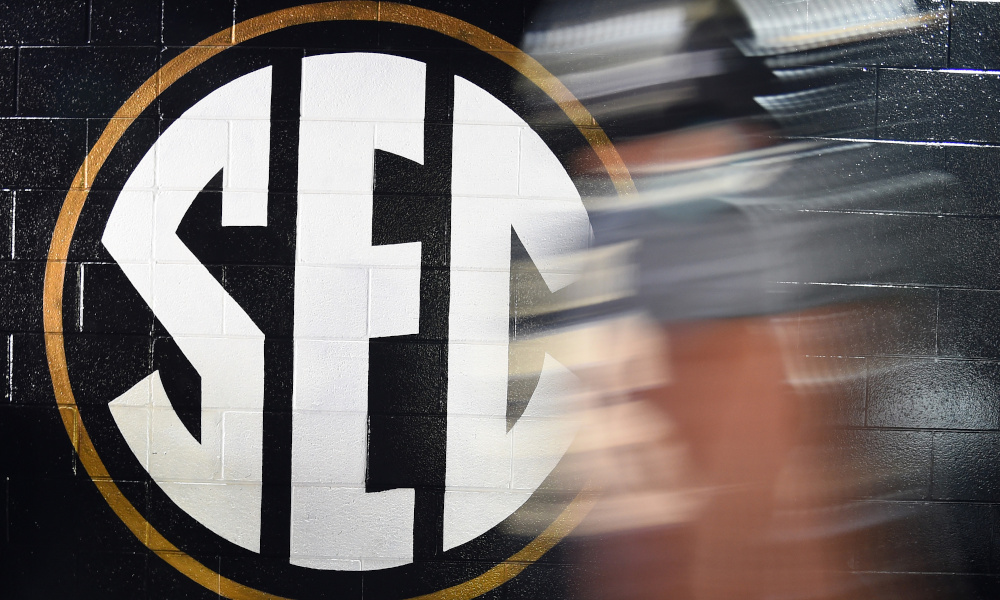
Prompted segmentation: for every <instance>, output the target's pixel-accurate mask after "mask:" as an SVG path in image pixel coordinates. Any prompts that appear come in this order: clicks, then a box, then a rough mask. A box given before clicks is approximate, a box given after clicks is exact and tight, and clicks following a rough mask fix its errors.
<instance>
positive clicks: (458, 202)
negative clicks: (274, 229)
mask: <svg viewBox="0 0 1000 600" xmlns="http://www.w3.org/2000/svg"><path fill="white" fill-rule="evenodd" d="M425 73H426V67H425V65H424V64H423V63H421V62H418V61H415V60H411V59H407V58H402V57H398V56H392V55H386V54H373V53H343V54H327V55H319V56H310V57H307V58H305V59H304V60H303V62H302V78H301V82H302V84H301V85H302V87H301V99H300V115H301V116H300V123H299V147H298V152H299V157H298V204H297V206H298V216H297V225H296V252H295V290H294V294H295V296H294V297H295V301H294V315H295V323H294V343H293V348H294V358H293V360H294V367H293V368H294V373H293V391H292V404H293V405H292V411H293V412H292V457H291V459H292V465H291V475H292V495H291V522H290V523H289V525H288V526H289V527H290V544H291V545H290V556H289V560H290V562H291V563H292V564H294V565H299V566H302V567H308V568H313V569H337V570H369V569H380V568H388V567H393V566H397V565H403V564H407V563H410V562H412V561H413V545H414V540H413V525H414V502H415V500H414V498H415V495H414V494H415V493H414V490H413V489H391V490H386V491H380V492H372V493H369V492H366V491H365V477H366V460H367V451H368V439H367V436H368V397H367V394H368V372H369V359H368V352H369V340H370V339H372V338H378V337H386V336H399V335H407V334H414V333H417V332H418V325H419V317H420V261H421V244H420V242H413V243H405V244H393V245H374V246H373V245H372V214H373V183H374V155H375V150H376V149H379V150H383V151H386V152H390V153H392V154H396V155H399V156H402V157H404V158H406V159H409V160H411V161H414V162H417V163H421V164H423V160H424V145H425V140H424V113H425V106H424V98H425V85H426V84H425ZM270 88H271V68H270V67H268V68H265V69H261V70H258V71H255V72H253V73H250V74H247V75H244V76H242V77H240V78H238V79H236V80H234V81H232V82H230V83H228V84H226V85H224V86H222V87H220V88H218V89H217V90H215V91H214V92H212V93H211V94H209V95H208V96H207V97H205V98H204V99H203V100H201V101H199V102H198V103H196V104H195V105H194V106H192V107H191V108H190V109H188V110H187V111H186V112H185V113H184V114H183V115H182V116H181V118H179V119H178V120H177V121H175V122H174V123H173V124H172V125H171V126H170V127H169V128H168V129H167V130H166V131H165V132H164V133H163V134H162V135H161V137H160V138H159V140H157V142H156V143H155V144H154V145H153V147H152V148H150V150H149V151H148V152H147V153H146V155H145V156H144V157H143V158H142V160H141V161H140V162H139V164H138V166H137V167H136V169H135V171H134V172H133V173H132V174H131V176H130V177H129V179H128V181H127V182H126V184H125V186H124V187H123V189H122V192H121V194H120V195H119V197H118V199H117V202H116V204H115V205H114V207H113V209H112V211H111V215H110V217H109V220H108V224H107V227H106V229H105V232H104V236H103V243H104V245H105V247H106V248H107V249H108V251H109V252H110V253H111V256H112V257H113V258H114V259H115V260H116V261H117V262H118V264H119V265H120V267H121V269H122V270H123V272H124V273H125V275H126V277H127V278H128V280H129V282H130V283H131V284H132V286H134V287H135V289H136V290H137V291H138V292H139V294H140V295H141V297H142V298H143V300H144V301H145V302H146V304H147V305H148V306H149V307H150V308H151V309H152V310H153V312H154V313H155V315H156V316H157V318H158V319H159V320H160V322H161V323H162V324H163V326H164V327H165V328H166V330H167V331H168V332H169V333H170V335H171V336H172V337H173V338H174V340H175V342H176V343H177V346H178V348H179V349H180V351H181V352H182V353H183V354H184V356H185V357H186V358H187V359H188V361H189V362H190V363H191V365H192V366H193V367H194V368H195V369H196V370H197V372H198V374H199V375H200V376H201V382H202V387H201V392H202V396H201V439H200V441H199V440H197V439H196V438H195V437H194V436H193V435H191V433H190V432H189V431H188V430H187V429H186V427H185V426H184V424H183V423H182V422H181V420H180V418H179V417H178V416H177V414H176V412H175V411H174V409H173V408H172V406H171V403H170V400H169V398H168V397H167V393H166V391H165V390H164V387H163V384H162V382H161V379H160V373H159V372H154V373H153V374H151V375H150V376H148V377H146V378H145V379H143V380H142V381H141V382H139V383H137V384H136V385H135V386H134V387H132V388H131V389H130V390H129V391H127V392H125V393H124V394H122V395H121V396H120V397H118V398H117V399H115V400H113V401H112V402H111V404H110V408H111V414H112V416H113V418H114V420H115V422H116V424H117V426H118V428H119V430H120V431H121V433H122V436H123V437H124V439H125V441H126V443H127V444H128V446H129V448H130V449H131V450H132V452H133V453H135V455H136V457H137V458H138V460H139V462H140V463H141V464H142V466H143V467H144V468H146V469H147V470H148V471H149V473H150V476H151V477H152V479H153V480H154V481H155V482H156V483H157V485H159V486H160V488H162V489H163V491H164V493H166V494H167V496H168V497H169V498H170V499H171V500H172V501H173V502H174V503H176V504H177V506H178V507H179V508H180V509H182V510H183V511H185V512H187V513H188V514H189V515H190V516H191V517H193V518H194V519H196V520H198V521H199V522H200V523H202V524H203V525H204V526H205V527H206V528H208V529H209V530H211V531H213V532H215V533H216V534H218V535H219V536H221V537H223V538H224V539H226V540H228V541H230V542H232V543H234V544H237V545H239V546H242V547H243V548H246V549H248V550H251V551H259V550H260V534H261V489H262V481H261V475H262V462H263V458H262V457H263V453H264V452H265V451H266V449H264V448H263V439H262V438H263V434H262V431H263V397H264V334H263V333H262V332H261V330H260V329H259V328H258V327H257V325H255V324H254V322H253V321H252V320H251V318H250V317H249V316H248V314H247V313H246V312H245V311H244V310H243V309H242V308H241V307H240V306H239V304H238V303H237V302H236V301H234V300H233V299H232V298H231V297H230V296H229V295H228V294H227V292H226V291H225V290H224V289H223V287H222V285H221V284H220V283H219V282H218V281H216V279H215V278H214V277H213V276H212V274H211V273H210V272H209V271H208V269H207V268H206V267H205V265H203V264H201V263H200V262H199V261H198V259H197V258H196V257H195V255H194V254H193V253H192V252H191V251H190V250H189V249H188V248H187V247H186V246H185V245H184V243H183V242H182V241H181V240H180V238H179V237H178V235H177V228H178V226H179V224H180V222H181V220H182V219H183V218H184V215H185V213H186V212H187V210H188V208H189V207H190V206H191V204H192V202H193V201H194V199H195V197H196V195H197V194H198V193H199V192H201V190H202V189H203V188H204V187H205V186H206V184H207V183H208V182H209V181H210V180H211V179H212V178H213V177H214V176H215V175H216V174H217V173H218V172H219V171H220V170H221V171H222V172H223V186H222V202H223V210H222V222H221V225H222V226H225V227H239V226H265V225H267V201H268V200H267V198H268V197H267V186H268V181H267V179H268V177H267V173H268V165H269V151H270V149H269V131H270V122H269V119H270V105H269V104H270V103H269V98H270V97H271V92H270ZM454 102H455V105H454V125H453V129H452V183H451V191H452V209H451V275H450V290H451V291H450V308H449V311H450V312H449V319H448V321H449V336H450V339H449V342H448V357H449V359H448V419H447V458H446V465H445V468H446V470H445V483H446V491H445V497H444V540H443V543H444V549H445V550H447V549H450V548H453V547H455V546H458V545H461V544H463V543H465V542H467V541H470V540H472V539H474V538H476V537H478V536H479V535H482V534H483V533H485V532H486V531H488V530H489V529H491V528H492V527H494V526H496V525H497V524H499V523H500V522H501V521H503V520H504V519H505V518H507V517H508V516H510V515H511V514H512V513H513V512H514V511H516V510H517V509H518V508H519V507H520V506H521V505H522V504H523V503H524V502H525V501H526V500H527V498H528V497H529V496H530V495H531V494H532V492H534V490H536V489H537V488H538V486H539V485H540V484H541V483H542V481H543V480H544V479H545V478H546V477H547V476H548V474H549V473H550V472H551V471H552V469H553V468H554V467H555V465H556V463H557V462H558V461H559V459H560V458H561V457H562V455H563V454H564V453H565V451H566V449H567V448H568V446H569V443H570V442H571V440H572V437H573V434H574V426H573V424H572V422H571V421H570V420H568V419H567V418H566V416H565V414H564V411H563V408H564V406H563V405H564V402H563V401H564V399H565V398H566V397H567V390H568V387H569V386H571V385H572V383H573V376H572V375H571V374H570V373H569V371H568V370H567V369H565V368H564V367H562V365H560V364H559V363H558V362H557V361H556V360H555V359H553V358H552V357H551V356H548V355H546V356H545V360H544V365H543V369H542V373H541V377H540V380H539V382H538V385H537V387H536V389H535V391H534V394H533V395H532V397H531V399H530V401H529V402H528V405H527V408H526V409H525V410H524V413H523V414H522V415H521V416H520V418H519V419H518V420H517V422H516V423H515V424H514V425H513V427H512V428H510V431H508V428H507V419H506V411H507V382H508V335H509V331H508V316H509V309H510V307H509V305H508V304H509V297H510V290H509V285H510V261H511V231H512V230H513V231H514V232H516V234H517V236H518V238H519V239H520V240H522V243H523V245H524V248H525V249H526V250H527V252H528V254H529V255H530V258H531V260H532V262H533V263H534V264H535V266H536V267H537V269H538V271H539V273H540V275H541V277H542V278H543V279H544V281H545V284H546V285H547V286H548V288H549V290H550V291H555V290H558V289H559V288H561V287H563V286H565V285H567V284H568V283H570V281H571V280H572V279H573V278H574V275H573V274H571V273H566V272H564V271H560V269H559V268H558V265H557V260H556V259H557V257H558V256H559V255H560V254H562V253H564V252H567V251H572V250H577V249H580V248H583V247H585V246H586V245H587V244H588V242H589V239H590V226H589V221H588V218H587V213H586V210H585V209H584V207H583V204H582V202H581V199H580V196H579V193H578V192H577V190H576V188H575V186H574V185H573V183H572V181H571V180H570V178H569V176H568V175H567V173H566V171H565V169H564V168H563V167H562V165H561V163H560V162H559V160H558V159H557V158H556V157H555V155H554V154H553V153H552V151H551V150H550V149H549V148H548V147H547V146H546V145H545V143H544V142H543V141H542V139H541V138H540V137H539V136H538V134H537V133H536V132H535V131H533V130H532V129H531V128H530V127H529V126H528V125H527V124H526V123H525V122H524V121H523V120H522V119H521V118H520V117H518V116H517V115H516V114H515V113H514V112H513V111H512V110H510V109H509V108H508V107H506V106H505V105H504V104H503V103H502V102H500V101H499V100H497V99H496V98H495V97H493V96H492V95H490V94H489V93H488V92H486V91H485V90H483V89H482V88H479V87H477V86H476V85H474V84H472V83H471V82H469V81H467V80H465V79H462V78H460V77H456V78H455V94H454Z"/></svg>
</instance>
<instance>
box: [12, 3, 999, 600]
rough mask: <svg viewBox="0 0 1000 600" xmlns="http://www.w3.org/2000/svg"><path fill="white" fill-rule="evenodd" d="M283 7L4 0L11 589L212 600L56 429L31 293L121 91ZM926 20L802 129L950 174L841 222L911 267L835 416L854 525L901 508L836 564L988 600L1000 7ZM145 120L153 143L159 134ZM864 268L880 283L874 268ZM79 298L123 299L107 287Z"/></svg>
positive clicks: (90, 273) (995, 485) (866, 64)
mask: <svg viewBox="0 0 1000 600" xmlns="http://www.w3.org/2000/svg"><path fill="white" fill-rule="evenodd" d="M293 4H296V3H279V2H274V3H269V2H263V1H256V0H237V1H236V2H226V1H222V0H220V1H212V2H208V1H187V0H183V1H182V0H163V1H162V2H161V0H152V1H149V0H134V1H130V2H125V1H121V2H118V1H114V0H47V1H43V2H40V3H28V2H9V1H5V2H0V255H2V258H0V294H2V296H0V297H2V301H0V332H2V336H3V339H2V343H0V353H2V356H3V358H4V360H3V365H4V368H3V374H2V377H0V385H2V395H3V398H4V400H5V401H4V402H3V403H0V484H2V486H3V489H2V492H0V493H2V498H3V511H2V513H0V515H2V516H0V519H2V524H3V527H2V529H0V550H2V552H0V565H2V566H0V594H2V595H3V596H4V597H10V598H70V597H78V598H129V599H134V598H170V599H177V598H210V597H217V596H216V595H215V594H213V593H212V592H210V591H208V590H206V589H204V588H202V587H200V586H198V585H196V584H193V583H192V582H190V581H189V580H187V579H186V578H185V577H183V576H181V575H180V574H178V573H177V572H176V571H175V570H174V569H173V568H171V567H170V566H168V565H167V564H165V563H164V562H163V561H162V560H161V559H160V558H158V557H157V556H155V555H154V554H153V553H152V552H150V551H149V550H148V549H147V548H146V547H145V546H144V545H142V544H141V543H140V542H139V541H138V540H137V539H136V538H135V537H134V536H133V535H132V534H131V533H130V532H129V531H128V530H127V529H126V527H125V526H124V525H123V524H122V523H121V521H120V520H119V519H118V518H117V517H116V516H115V515H114V514H113V513H112V512H111V511H110V510H109V509H108V507H107V504H106V503H105V501H104V500H103V499H102V497H101V496H100V495H99V494H98V492H97V490H96V488H95V486H94V484H93V482H92V481H91V480H90V478H89V476H88V475H87V474H86V473H85V472H83V470H82V468H80V465H79V464H78V459H77V457H76V455H75V453H74V451H73V448H72V446H71V444H70V443H69V441H68V439H67V436H66V432H65V430H64V428H63V424H62V419H61V416H60V411H71V410H73V409H71V408H57V407H56V405H55V401H54V397H53V392H52V386H51V380H50V377H49V372H48V363H47V360H46V355H45V339H44V331H43V324H42V318H43V315H42V309H41V306H42V280H43V274H44V270H45V260H46V255H47V251H48V246H49V242H50V238H51V232H52V230H53V227H54V224H55V220H56V216H57V214H58V211H59V209H60V206H61V205H62V203H63V200H64V198H65V194H66V190H67V189H68V188H69V186H70V183H71V181H72V179H73V176H74V174H75V173H76V170H77V169H78V167H79V166H80V165H81V164H82V163H83V160H84V156H85V154H86V152H87V150H88V148H89V147H90V146H91V145H92V144H93V143H94V141H95V140H96V138H97V136H98V135H99V133H100V131H102V130H103V128H104V127H105V126H106V124H107V121H108V119H109V117H110V116H111V115H112V114H113V113H114V111H115V110H116V109H117V108H118V107H119V106H120V105H121V104H122V102H124V101H125V100H126V99H127V98H128V97H129V95H130V94H131V93H132V91H133V90H134V89H135V88H136V87H137V86H138V85H139V84H140V83H141V82H142V81H144V80H145V79H146V78H147V77H149V76H150V75H152V74H153V73H154V72H155V71H156V70H157V69H158V68H159V67H160V66H161V65H162V64H163V63H164V62H165V61H166V60H169V59H170V58H171V57H173V56H175V55H176V54H177V53H178V51H179V49H180V48H181V47H183V46H185V45H189V44H193V43H196V42H198V41H200V40H201V39H203V38H205V37H207V36H208V35H211V34H213V33H215V32H217V31H219V30H221V29H223V28H225V27H228V26H231V25H232V24H233V23H234V22H239V21H242V20H244V19H246V18H250V17H253V16H256V15H259V14H262V13H264V12H268V11H270V10H275V9H278V8H282V7H284V6H286V5H293ZM424 4H426V5H427V6H428V7H429V8H434V9H436V10H441V11H443V12H447V13H449V14H452V15H454V16H457V17H459V18H462V19H464V20H467V21H469V22H471V23H473V24H476V25H478V26H480V27H482V28H484V29H486V30H488V31H490V32H493V33H495V34H497V35H499V36H501V37H503V38H504V39H507V40H508V41H511V42H512V43H515V44H516V43H517V42H518V41H519V39H520V37H521V32H522V31H523V28H524V26H525V23H526V20H527V18H528V15H530V7H529V6H523V5H521V4H520V3H519V2H497V3H492V2H488V3H481V2H471V3H468V2H454V3H449V2H440V3H424ZM432 4H433V5H432ZM805 4H808V1H806V2H805ZM935 7H936V9H937V10H938V11H939V13H940V15H941V19H942V21H941V23H942V24H941V25H938V26H934V27H927V28H924V29H920V30H917V31H914V32H912V33H910V34H908V35H907V36H906V37H905V39H903V40H900V41H898V42H896V43H893V44H891V45H886V46H874V48H876V50H873V51H872V52H870V53H868V54H867V55H861V56H857V57H855V58H853V59H852V62H851V64H849V65H843V64H842V63H838V67H837V68H838V69H841V70H842V74H843V77H844V78H845V79H847V80H850V81H851V82H852V84H851V85H853V86H854V89H855V91H854V95H855V100H856V102H855V103H854V104H852V107H851V109H850V110H851V114H852V115H853V117H852V121H851V126H850V127H847V128H843V126H842V124H843V121H842V120H839V119H831V120H830V121H829V122H830V123H834V124H836V125H837V127H840V128H839V129H831V128H830V127H826V125H824V124H823V122H819V123H820V124H819V125H815V126H814V127H813V129H812V130H811V131H808V132H806V134H805V135H806V136H807V137H820V138H835V139H844V138H848V139H857V140H864V142H865V143H867V144H870V146H869V148H868V149H867V150H866V151H865V153H864V159H863V160H860V161H859V162H858V163H857V164H854V165H850V166H849V167H847V171H848V172H845V176H848V175H850V174H851V173H850V171H851V170H852V169H856V170H858V171H865V172H872V171H878V172H883V173H887V174H893V173H911V172H914V171H916V170H923V169H926V170H933V171H936V172H941V173H946V174H948V175H949V176H951V177H952V178H953V180H952V181H953V182H954V185H952V186H950V187H949V188H948V189H949V190H951V191H950V192H948V193H939V191H936V192H934V193H928V194H927V197H921V198H917V199H915V200H916V202H908V203H907V207H908V208H907V210H906V211H905V212H900V211H899V210H898V208H899V207H898V206H893V205H885V206H866V207H865V209H864V210H859V211H855V212H854V213H852V217H851V218H855V219H857V222H858V230H859V231H862V232H863V231H873V230H874V227H870V226H869V225H867V224H866V223H872V222H874V221H875V220H877V221H878V223H879V225H880V228H881V229H883V230H884V229H885V228H887V227H888V228H889V229H891V230H892V231H894V232H898V233H900V234H901V235H903V237H904V238H905V239H907V240H912V247H904V248H900V249H899V251H900V252H912V253H913V254H914V255H915V256H918V257H919V258H918V259H917V260H915V261H914V263H913V264H912V266H911V267H910V268H909V270H908V271H907V272H905V273H901V274H900V275H899V276H898V280H894V281H875V283H879V284H884V285H890V286H891V292H890V295H891V297H892V298H893V299H895V300H896V301H898V302H897V305H898V306H899V307H902V308H901V310H895V311H891V310H881V311H880V310H878V309H873V310H872V311H870V312H868V313H865V314H862V315H860V317H861V322H862V323H865V324H866V327H868V328H869V329H870V331H869V332H868V334H866V335H862V336H859V341H858V342H857V343H856V344H855V345H854V346H853V347H852V351H851V355H852V356H851V357H847V358H843V359H842V360H843V361H845V362H849V363H850V364H851V367H850V369H851V370H853V371H860V372H863V373H864V374H865V375H864V377H863V380H862V381H860V382H859V384H858V385H856V386H855V387H854V388H853V395H852V396H851V397H850V398H849V399H848V400H847V402H846V404H845V406H844V407H842V410H840V411H838V413H837V414H838V415H839V416H838V417H837V422H835V423H831V424H832V425H833V426H834V427H836V428H837V437H838V439H839V440H840V444H841V445H842V447H843V448H844V449H846V450H847V451H848V453H849V454H850V456H851V457H852V458H853V460H852V461H851V464H852V465H853V468H854V469H855V472H856V475H857V477H858V479H859V480H865V481H871V482H873V484H872V485H870V486H860V487H859V489H860V490H863V493H861V494H860V496H861V497H859V498H856V501H857V502H856V504H855V506H856V507H857V510H858V511H859V514H861V515H863V514H871V511H870V510H869V509H871V508H872V507H875V506H876V505H877V508H878V510H877V511H874V512H875V513H877V514H879V515H882V516H884V515H887V514H888V515H891V516H892V519H889V520H883V521H882V524H881V525H879V526H878V528H877V534H876V539H875V541H874V543H871V544H868V545H866V546H861V547H857V548H856V550H855V552H854V554H853V556H852V559H851V562H850V564H849V565H845V567H846V568H849V569H851V570H853V571H856V572H857V576H858V578H859V579H863V580H865V581H867V582H875V584H876V586H877V585H878V584H879V582H885V585H886V586H889V585H891V584H893V583H894V582H898V581H900V580H901V579H903V580H905V581H906V582H908V583H909V584H910V586H909V588H908V589H911V590H914V593H915V595H916V596H917V597H921V598H922V597H927V598H952V597H962V598H993V597H996V596H997V595H998V594H1000V535H998V533H997V532H998V531H1000V510H998V508H1000V393H998V390H1000V387H998V386H1000V327H998V326H997V311H998V309H1000V260H998V259H1000V200H998V197H1000V196H998V191H1000V183H998V182H997V181H996V177H997V176H998V175H1000V74H998V73H997V72H998V71H1000V4H998V3H992V2H967V1H960V0H954V1H953V2H951V3H950V4H948V3H947V2H945V3H944V4H941V5H935ZM145 126H147V127H149V128H150V130H151V131H153V132H155V131H156V129H157V127H159V126H160V124H159V123H156V122H150V123H146V124H145ZM825 127H826V128H825ZM910 200H914V199H910ZM914 207H916V208H914ZM887 221H888V222H890V224H888V225H886V222H887ZM845 251H849V248H845ZM866 260H867V264H868V265H869V266H870V267H871V269H872V272H874V271H875V270H876V268H877V266H878V261H879V260H880V257H878V256H872V257H868V258H867V259H866ZM67 272H68V275H67V284H66V285H67V286H76V287H79V286H84V287H85V288H86V287H87V286H91V289H92V290H93V289H96V290H99V289H101V283H102V281H104V280H106V279H109V278H112V277H113V269H112V268H111V267H108V266H105V265H100V264H72V265H69V268H68V269H67ZM805 283H808V282H805ZM86 298H87V299H88V302H96V303H103V302H108V303H111V302H115V301H116V299H115V298H114V297H107V298H104V297H102V296H101V295H100V292H96V293H92V294H89V295H87V296H86ZM73 310H75V312H73V311H67V313H66V319H65V320H66V323H67V330H69V329H70V328H75V330H76V331H77V332H80V333H89V334H93V335H92V336H90V337H89V338H87V340H85V341H86V343H94V344H102V343H104V344H107V343H109V342H108V338H105V337H104V336H103V334H105V333H107V332H108V330H109V328H111V329H114V330H117V331H119V332H120V331H122V328H125V329H128V328H130V327H132V326H135V327H138V328H139V329H140V330H141V329H142V328H144V327H146V324H145V323H138V324H134V323H133V324H130V323H110V324H109V323H102V322H101V321H99V320H93V319H90V318H88V316H87V315H88V305H87V304H86V303H83V304H82V306H76V307H75V308H74V309H73ZM128 339H131V338H127V337H125V338H122V337H116V338H114V340H115V341H114V342H112V343H113V344H114V345H116V346H117V347H116V348H115V352H114V353H113V355H115V356H117V357H118V358H116V359H115V360H123V361H128V360H135V359H136V357H139V360H143V357H144V356H145V359H148V357H149V353H150V352H151V351H152V349H151V348H149V347H148V346H147V347H145V348H143V346H142V344H143V343H145V342H143V341H140V340H136V341H135V343H136V344H138V346H137V347H135V348H133V347H129V346H128V345H127V344H126V342H125V341H126V340H128ZM146 342H148V338H146ZM144 352H145V355H144V354H143V353H144ZM110 354H112V353H109V355H110ZM859 365H860V366H859ZM109 385H112V383H109ZM135 485H137V486H141V485H142V484H135ZM144 493H145V492H144V491H143V490H142V489H138V490H133V491H132V494H133V495H134V497H142V495H143V494H144ZM866 511H868V512H866ZM203 559H204V560H205V561H206V562H207V563H208V564H211V563H212V561H213V560H215V561H217V560H218V557H211V556H206V557H203ZM576 568H579V567H577V566H574V565H572V564H571V563H570V561H569V559H568V557H567V556H566V555H565V554H562V553H561V552H559V550H558V549H557V551H555V552H553V553H552V554H551V555H550V556H549V557H548V558H547V559H546V560H545V561H543V562H542V563H541V564H538V565H535V566H532V567H530V568H529V569H527V570H526V571H525V572H524V573H522V574H521V575H520V576H518V577H517V578H515V579H514V580H513V581H512V582H510V583H509V584H507V585H505V586H503V587H502V588H500V589H498V590H495V591H494V592H491V594H490V595H489V596H488V597H493V598H511V599H513V598H542V597H557V596H558V595H560V594H565V589H566V585H567V581H568V580H569V579H570V578H571V575H572V574H573V572H574V571H573V570H574V569H576ZM352 593H353V594H355V595H357V596H361V595H362V594H363V592H362V591H361V590H354V591H353V592H352Z"/></svg>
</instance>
